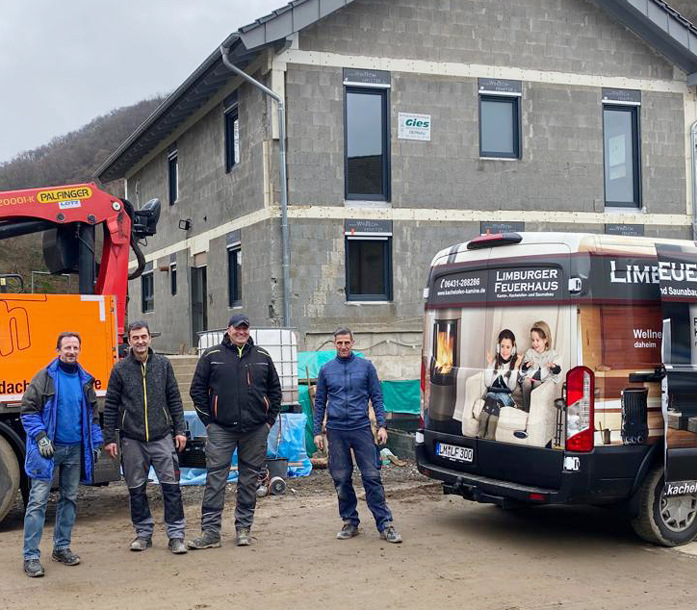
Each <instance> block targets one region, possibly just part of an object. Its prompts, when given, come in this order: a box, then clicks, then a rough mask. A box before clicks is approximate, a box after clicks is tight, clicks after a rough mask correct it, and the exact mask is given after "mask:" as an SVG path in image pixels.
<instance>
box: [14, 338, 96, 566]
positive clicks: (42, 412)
mask: <svg viewBox="0 0 697 610" xmlns="http://www.w3.org/2000/svg"><path fill="white" fill-rule="evenodd" d="M56 349H57V351H58V358H56V359H55V360H54V361H53V362H51V364H49V365H48V366H47V367H45V368H43V369H41V370H40V371H39V372H38V373H37V374H36V376H35V377H34V379H32V381H31V384H30V385H29V387H28V388H27V391H26V392H24V396H23V397H22V414H21V419H22V425H23V426H24V430H25V431H26V435H27V441H26V442H27V453H26V458H25V464H24V469H25V472H26V473H27V476H28V477H29V478H30V479H31V490H30V492H29V500H28V502H27V509H26V513H25V515H24V553H23V554H24V571H25V573H26V574H27V576H31V577H37V576H43V575H44V568H43V566H42V565H41V562H40V560H39V557H40V556H41V551H40V550H39V543H40V542H41V534H42V533H43V528H44V520H45V517H46V505H47V504H48V496H49V492H50V491H51V480H52V479H53V474H54V470H55V469H56V468H59V469H60V477H59V489H60V498H59V500H58V507H57V508H56V527H55V530H54V532H53V553H52V555H51V558H52V559H53V560H54V561H57V562H59V563H62V564H64V565H67V566H74V565H77V564H78V563H80V557H78V555H76V554H75V553H73V552H72V551H71V550H70V539H71V534H72V530H73V525H74V524H75V515H76V509H77V489H78V484H79V483H80V481H81V480H82V481H83V482H84V483H91V482H92V471H93V468H94V465H95V462H96V459H97V456H98V454H99V449H100V447H101V445H102V444H103V440H102V431H101V429H100V427H99V423H98V422H99V413H98V411H97V396H96V395H95V392H94V387H93V386H94V378H93V377H92V376H91V375H90V374H89V373H87V371H85V369H83V368H82V367H81V366H80V365H79V364H78V361H77V360H78V356H79V354H80V335H78V334H77V333H74V332H64V333H60V335H58V342H57V345H56Z"/></svg>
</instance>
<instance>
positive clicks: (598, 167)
mask: <svg viewBox="0 0 697 610" xmlns="http://www.w3.org/2000/svg"><path fill="white" fill-rule="evenodd" d="M308 80H311V81H312V82H313V85H312V86H308V85H306V84H303V83H305V82H306V81H308ZM321 83H324V84H321ZM287 93H288V96H289V99H290V102H289V106H288V113H289V114H288V121H289V125H290V128H289V140H288V141H289V146H288V163H289V185H290V201H291V204H295V205H312V204H318V205H334V206H335V205H342V203H343V194H344V150H343V147H344V133H343V132H344V107H343V106H344V102H343V85H342V81H341V70H339V69H336V68H317V67H307V66H290V67H289V70H288V85H287ZM318 98H319V99H320V100H321V99H325V100H327V103H326V104H324V105H322V106H321V105H319V104H318V103H317V99H318ZM390 103H391V128H392V129H391V131H392V133H391V149H392V150H391V174H392V180H391V185H392V198H391V203H392V207H395V208H398V207H409V208H440V207H447V208H451V209H475V210H528V209H530V210H541V209H545V210H552V211H572V212H602V211H603V209H604V183H603V163H604V157H603V106H602V91H601V89H600V88H598V87H566V86H559V85H550V84H542V83H529V82H524V83H523V96H522V98H521V100H520V105H521V136H522V137H521V150H522V158H521V159H519V160H514V161H510V160H495V159H482V158H480V156H479V95H478V92H477V82H476V80H475V79H456V78H445V77H435V76H419V75H414V74H404V73H393V74H392V89H391V92H390ZM682 104H683V99H682V96H681V95H679V94H668V93H653V92H643V103H642V108H641V121H640V135H641V142H642V157H641V159H642V179H643V180H642V184H643V186H644V188H643V203H644V206H645V207H646V209H647V211H648V212H652V213H665V212H669V211H670V212H674V213H675V212H677V213H680V212H681V211H682V210H683V209H684V201H685V175H684V174H685V169H684V163H683V162H682V157H683V156H684V146H683V144H684V143H683V139H682V135H681V134H682V132H683V129H684V123H683V119H682V118H681V117H682ZM399 112H414V113H423V114H430V115H431V118H432V131H431V141H430V142H422V141H410V140H400V139H398V137H397V136H398V114H399ZM318 115H319V116H318ZM676 117H677V118H676Z"/></svg>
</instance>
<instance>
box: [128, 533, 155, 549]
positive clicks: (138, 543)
mask: <svg viewBox="0 0 697 610" xmlns="http://www.w3.org/2000/svg"><path fill="white" fill-rule="evenodd" d="M151 546H152V540H151V539H150V538H143V537H142V536H136V537H135V538H134V539H133V542H131V550H132V551H144V550H145V549H149V548H150V547H151Z"/></svg>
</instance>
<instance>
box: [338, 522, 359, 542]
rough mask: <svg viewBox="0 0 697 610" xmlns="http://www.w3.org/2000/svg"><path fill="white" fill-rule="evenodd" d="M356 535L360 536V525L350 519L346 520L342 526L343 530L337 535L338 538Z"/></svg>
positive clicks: (346, 538)
mask: <svg viewBox="0 0 697 610" xmlns="http://www.w3.org/2000/svg"><path fill="white" fill-rule="evenodd" d="M354 536H358V526H356V525H354V524H353V523H351V522H350V521H344V527H342V528H341V531H340V532H339V533H338V534H337V535H336V537H337V539H338V540H348V539H349V538H353V537H354Z"/></svg>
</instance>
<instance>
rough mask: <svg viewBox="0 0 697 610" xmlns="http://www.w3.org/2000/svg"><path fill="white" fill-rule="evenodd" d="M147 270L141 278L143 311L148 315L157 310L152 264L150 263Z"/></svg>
mask: <svg viewBox="0 0 697 610" xmlns="http://www.w3.org/2000/svg"><path fill="white" fill-rule="evenodd" d="M148 267H149V269H148ZM145 269H146V270H145V272H144V273H143V275H141V276H140V291H141V311H142V312H143V313H148V312H150V311H154V310H155V283H154V275H153V271H152V263H148V265H146V267H145Z"/></svg>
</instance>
